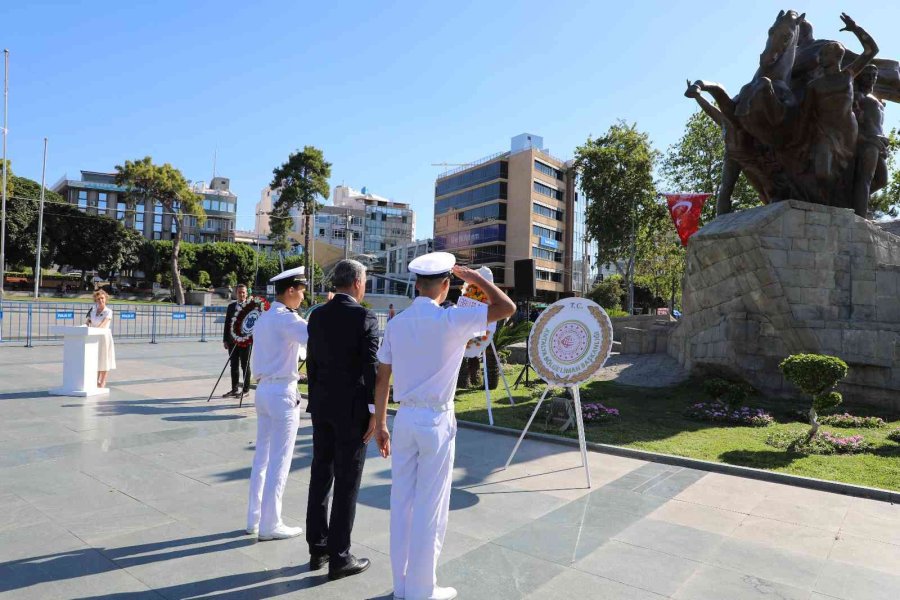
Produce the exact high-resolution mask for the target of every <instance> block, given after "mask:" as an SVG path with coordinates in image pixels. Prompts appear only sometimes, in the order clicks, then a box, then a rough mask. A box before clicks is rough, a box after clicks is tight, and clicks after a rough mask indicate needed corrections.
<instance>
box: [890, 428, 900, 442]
mask: <svg viewBox="0 0 900 600" xmlns="http://www.w3.org/2000/svg"><path fill="white" fill-rule="evenodd" d="M887 439H889V440H891V441H892V442H897V443H898V444H900V429H895V430H893V431H892V432H890V433H889V434H887Z"/></svg>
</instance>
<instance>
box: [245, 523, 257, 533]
mask: <svg viewBox="0 0 900 600" xmlns="http://www.w3.org/2000/svg"><path fill="white" fill-rule="evenodd" d="M257 533H259V525H253V526H252V527H247V535H256V534H257Z"/></svg>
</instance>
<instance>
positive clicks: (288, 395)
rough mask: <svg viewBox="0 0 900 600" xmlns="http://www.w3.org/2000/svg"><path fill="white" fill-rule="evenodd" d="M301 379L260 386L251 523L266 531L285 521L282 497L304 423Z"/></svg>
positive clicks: (248, 523) (257, 391) (249, 513)
mask: <svg viewBox="0 0 900 600" xmlns="http://www.w3.org/2000/svg"><path fill="white" fill-rule="evenodd" d="M298 399H299V393H298V392H297V382H295V381H290V382H278V383H260V384H259V386H258V387H257V388H256V399H255V404H256V451H255V452H254V454H253V468H252V469H251V470H250V502H249V508H248V509H247V527H248V528H252V527H254V526H256V525H259V533H260V534H261V535H266V534H270V533H272V532H273V531H274V530H275V528H277V527H278V526H279V525H282V521H281V497H282V495H283V494H284V486H285V484H286V483H287V478H288V473H289V472H290V470H291V460H292V458H293V456H294V442H295V441H296V440H297V427H298V426H299V425H300V408H299V406H298V404H297V401H298Z"/></svg>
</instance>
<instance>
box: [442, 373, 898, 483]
mask: <svg viewBox="0 0 900 600" xmlns="http://www.w3.org/2000/svg"><path fill="white" fill-rule="evenodd" d="M517 372H518V368H512V367H511V368H508V370H507V377H508V378H512V377H515V375H516V373H517ZM510 382H512V379H510ZM543 390H544V387H543V385H539V386H535V387H533V388H531V389H526V388H524V387H520V388H519V389H518V390H513V398H514V399H515V401H516V405H515V406H510V405H509V401H508V399H507V398H506V395H505V392H504V390H503V385H502V384H501V385H500V387H499V389H497V390H492V392H491V396H492V398H493V400H494V402H493V414H494V423H495V424H496V425H499V426H501V427H509V428H512V429H522V428H523V427H524V426H525V423H526V422H527V420H528V417H529V416H530V415H531V412H532V411H533V410H534V407H535V405H536V404H537V400H538V398H539V397H540V394H541V393H543ZM699 390H700V386H699V385H698V384H697V382H687V383H685V384H683V385H680V386H677V387H672V388H636V387H631V386H624V385H619V384H616V383H614V382H601V381H597V382H593V383H590V384H588V385H585V386H583V387H582V388H581V393H582V401H584V402H590V401H595V402H602V403H603V404H604V405H605V406H608V407H611V408H618V409H619V411H620V413H621V417H619V419H617V420H614V421H611V422H607V423H603V424H588V425H586V428H585V429H586V436H587V439H588V440H589V441H592V442H600V443H604V444H613V445H617V446H624V447H627V448H639V449H641V450H650V451H653V452H661V453H664V454H674V455H677V456H685V457H690V458H698V459H702V460H709V461H715V462H721V463H728V464H732V465H740V466H744V467H754V468H758V469H768V470H772V471H780V472H783V473H791V474H793V475H802V476H805V477H816V478H819V479H828V480H832V481H841V482H845V483H853V484H857V485H865V486H870V487H877V488H882V489H889V490H897V491H900V443H896V442H893V441H890V440H888V439H887V435H888V433H890V432H891V431H892V430H894V429H897V428H898V427H900V416H898V415H889V414H884V413H882V412H879V411H878V410H876V409H873V408H872V407H865V406H854V405H848V404H843V405H841V406H840V407H839V408H838V411H839V412H844V411H847V412H850V413H851V414H854V415H861V416H870V415H871V416H879V417H882V418H884V419H885V421H886V422H887V425H886V427H884V428H881V429H843V428H838V427H831V426H823V427H822V430H823V431H830V432H833V433H838V434H840V435H842V436H849V435H854V434H861V435H863V436H864V437H865V439H866V440H868V441H870V442H872V443H873V444H874V446H875V448H874V451H873V452H872V453H871V454H858V455H831V456H803V455H800V454H795V453H791V452H787V451H784V450H778V449H776V448H773V447H771V446H769V445H767V444H766V438H767V437H768V436H769V435H771V434H772V433H774V432H776V431H785V432H803V431H806V429H808V426H805V425H804V424H803V423H800V422H798V421H796V419H795V417H794V416H793V415H794V411H796V410H798V409H802V410H806V409H808V405H804V404H802V403H796V402H789V401H783V400H768V399H765V398H761V397H752V398H750V399H749V400H748V401H747V402H746V403H745V404H747V405H749V406H754V407H761V408H764V409H766V410H768V411H769V412H771V413H772V415H773V416H774V417H775V421H776V422H775V424H773V425H770V426H769V427H734V426H728V425H724V424H720V423H706V422H700V421H694V420H691V419H687V418H686V417H684V416H683V412H684V410H685V408H686V407H687V406H688V405H689V404H691V403H693V402H697V401H708V400H710V399H709V398H708V397H706V396H705V394H703V392H701V391H699ZM551 394H552V392H551ZM546 405H547V403H546V402H545V406H546ZM543 411H544V408H542V409H541V412H542V413H543ZM456 414H457V417H458V418H459V419H460V420H466V421H476V422H480V423H487V422H488V417H487V409H486V407H485V395H484V388H481V389H473V390H460V391H458V392H457V395H456ZM531 430H532V431H535V432H545V433H552V434H558V430H557V428H556V427H554V426H552V425H551V426H550V427H549V428H547V427H546V426H545V421H544V415H543V414H539V415H538V416H537V417H535V420H534V423H532V426H531ZM559 435H566V436H568V437H572V438H574V437H576V433H575V431H574V430H572V431H569V432H567V433H564V434H559Z"/></svg>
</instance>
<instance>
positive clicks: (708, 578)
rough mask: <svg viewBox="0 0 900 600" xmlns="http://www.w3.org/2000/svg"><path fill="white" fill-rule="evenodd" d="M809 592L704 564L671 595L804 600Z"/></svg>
mask: <svg viewBox="0 0 900 600" xmlns="http://www.w3.org/2000/svg"><path fill="white" fill-rule="evenodd" d="M809 594H810V592H809V590H805V589H802V588H796V587H792V586H789V585H785V584H782V583H776V582H774V581H767V580H765V579H761V578H759V577H755V576H753V575H747V574H745V573H741V572H739V571H734V570H731V569H720V568H716V567H712V566H709V565H704V566H702V567H700V568H699V569H697V571H696V572H695V573H694V574H693V575H692V576H691V578H690V579H689V580H688V581H686V582H685V583H684V585H682V586H681V587H680V588H678V590H677V591H676V592H675V594H674V595H672V598H676V599H678V600H724V599H726V598H727V599H728V600H754V599H757V598H759V599H764V600H772V599H778V600H807V599H808V598H809Z"/></svg>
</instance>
